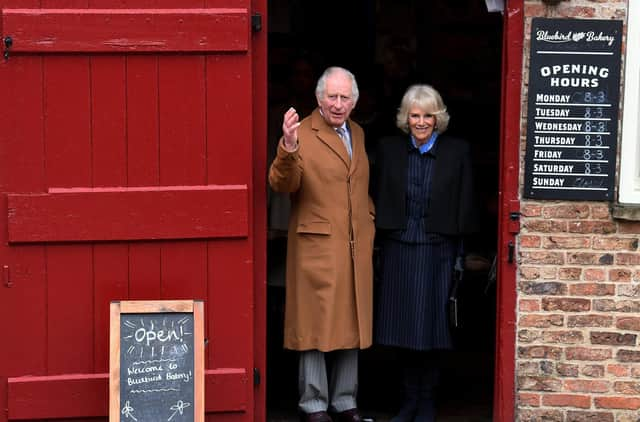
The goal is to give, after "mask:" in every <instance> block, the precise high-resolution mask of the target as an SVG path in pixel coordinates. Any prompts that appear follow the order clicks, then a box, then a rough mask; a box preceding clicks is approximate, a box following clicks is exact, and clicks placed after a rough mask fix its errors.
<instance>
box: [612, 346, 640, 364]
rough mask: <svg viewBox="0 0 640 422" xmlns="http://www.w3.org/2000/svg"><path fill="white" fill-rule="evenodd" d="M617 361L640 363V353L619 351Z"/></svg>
mask: <svg viewBox="0 0 640 422" xmlns="http://www.w3.org/2000/svg"><path fill="white" fill-rule="evenodd" d="M616 360H617V361H618V362H640V351H636V350H624V349H622V350H618V351H617V352H616Z"/></svg>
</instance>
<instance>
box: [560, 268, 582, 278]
mask: <svg viewBox="0 0 640 422" xmlns="http://www.w3.org/2000/svg"><path fill="white" fill-rule="evenodd" d="M581 275H582V268H578V267H563V268H560V270H559V272H558V278H559V279H560V280H580V276H581Z"/></svg>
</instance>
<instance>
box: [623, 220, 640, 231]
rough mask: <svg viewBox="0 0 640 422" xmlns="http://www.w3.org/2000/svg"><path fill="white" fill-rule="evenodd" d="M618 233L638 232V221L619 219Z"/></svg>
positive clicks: (639, 222)
mask: <svg viewBox="0 0 640 422" xmlns="http://www.w3.org/2000/svg"><path fill="white" fill-rule="evenodd" d="M618 233H621V234H640V221H625V220H620V221H619V222H618Z"/></svg>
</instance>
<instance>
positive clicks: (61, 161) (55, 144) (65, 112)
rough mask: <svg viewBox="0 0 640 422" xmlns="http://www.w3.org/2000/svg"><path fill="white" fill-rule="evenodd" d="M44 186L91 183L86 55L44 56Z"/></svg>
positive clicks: (88, 87)
mask: <svg viewBox="0 0 640 422" xmlns="http://www.w3.org/2000/svg"><path fill="white" fill-rule="evenodd" d="M43 84H44V116H45V122H44V123H45V124H44V140H45V152H46V157H45V161H44V165H45V171H46V178H47V184H48V186H55V187H75V186H91V180H92V177H91V97H90V95H91V80H90V69H89V58H88V57H86V56H74V57H70V56H48V57H46V58H44V80H43Z"/></svg>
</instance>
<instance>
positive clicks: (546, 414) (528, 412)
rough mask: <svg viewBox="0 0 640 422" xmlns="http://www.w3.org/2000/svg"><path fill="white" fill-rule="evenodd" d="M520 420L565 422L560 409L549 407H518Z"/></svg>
mask: <svg viewBox="0 0 640 422" xmlns="http://www.w3.org/2000/svg"><path fill="white" fill-rule="evenodd" d="M516 410H517V415H516V420H517V421H518V422H542V421H544V422H563V421H564V416H563V413H562V411H560V410H548V409H516Z"/></svg>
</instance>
